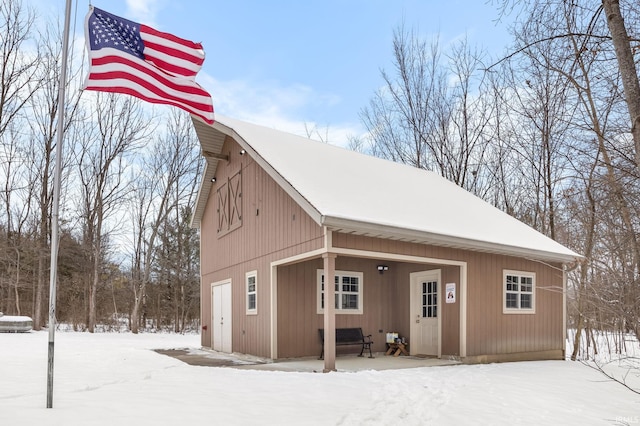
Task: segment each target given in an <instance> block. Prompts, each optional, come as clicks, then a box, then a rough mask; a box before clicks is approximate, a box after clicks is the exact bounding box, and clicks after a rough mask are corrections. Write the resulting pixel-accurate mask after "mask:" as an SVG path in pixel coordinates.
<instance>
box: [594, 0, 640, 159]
mask: <svg viewBox="0 0 640 426" xmlns="http://www.w3.org/2000/svg"><path fill="white" fill-rule="evenodd" d="M602 7H603V8H604V11H605V14H606V21H607V25H608V27H609V33H610V34H611V39H612V40H613V47H614V49H615V54H616V60H617V62H618V67H619V68H620V77H621V80H622V84H623V87H624V95H625V101H626V103H627V108H628V110H629V117H630V122H631V126H630V127H631V136H632V137H633V141H634V143H635V162H636V167H640V81H639V80H638V72H637V70H636V64H635V61H634V58H633V51H632V48H631V39H630V38H629V35H628V34H627V28H626V26H625V21H624V18H623V16H622V12H621V11H620V1H619V0H602ZM636 43H638V41H637V40H636Z"/></svg>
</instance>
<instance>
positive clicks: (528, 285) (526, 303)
mask: <svg viewBox="0 0 640 426" xmlns="http://www.w3.org/2000/svg"><path fill="white" fill-rule="evenodd" d="M503 277H504V278H503V286H504V291H503V302H502V313H504V314H512V313H513V314H535V308H536V305H535V288H536V274H535V273H533V272H519V271H506V270H505V271H504V274H503Z"/></svg>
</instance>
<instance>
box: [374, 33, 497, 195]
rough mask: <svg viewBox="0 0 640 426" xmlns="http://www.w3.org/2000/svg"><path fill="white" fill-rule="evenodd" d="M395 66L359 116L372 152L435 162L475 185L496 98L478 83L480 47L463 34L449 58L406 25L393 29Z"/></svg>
mask: <svg viewBox="0 0 640 426" xmlns="http://www.w3.org/2000/svg"><path fill="white" fill-rule="evenodd" d="M393 54H394V66H395V70H394V73H388V72H386V71H382V77H383V79H384V81H385V86H384V88H383V89H381V90H379V91H378V92H377V93H376V94H375V96H374V97H373V99H371V101H370V102H369V106H368V107H366V108H365V109H363V111H362V113H361V118H362V120H363V122H364V124H365V126H366V128H367V130H368V132H369V137H370V139H371V147H372V152H373V154H374V155H377V156H380V157H384V158H387V159H390V160H393V161H398V162H402V163H405V164H409V165H412V166H415V167H418V168H423V169H428V170H433V171H435V172H437V173H440V174H441V175H443V176H444V177H446V178H448V179H449V180H451V181H453V182H455V183H456V184H458V185H460V186H462V187H464V188H466V189H469V190H471V191H474V192H478V193H480V192H483V191H484V190H486V187H483V186H484V182H483V181H482V179H481V176H483V173H484V172H485V170H484V165H485V161H486V159H485V155H487V151H486V149H487V147H488V146H489V145H488V143H487V142H488V141H489V135H488V134H487V131H488V129H489V123H490V119H491V114H492V105H491V104H490V103H489V102H488V99H487V98H485V97H484V92H482V91H481V90H479V89H480V84H481V79H480V77H481V75H480V74H481V69H482V68H484V66H482V53H481V52H479V51H477V50H473V49H471V48H470V46H469V45H468V44H467V42H466V40H463V41H461V42H459V43H458V44H456V45H455V46H454V47H453V48H452V49H451V52H450V54H449V55H448V57H447V58H446V59H448V61H445V59H444V58H443V57H442V53H441V50H440V46H439V43H438V41H437V40H435V41H433V42H432V43H431V44H427V43H426V42H425V41H423V40H421V39H420V38H419V37H418V36H417V35H416V34H415V33H413V32H407V31H405V30H404V29H403V28H400V29H398V30H397V31H396V32H395V33H394V41H393Z"/></svg>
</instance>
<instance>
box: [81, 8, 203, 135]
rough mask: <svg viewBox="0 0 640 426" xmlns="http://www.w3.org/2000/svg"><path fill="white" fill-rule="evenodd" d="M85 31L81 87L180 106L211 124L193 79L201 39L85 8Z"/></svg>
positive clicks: (199, 59)
mask: <svg viewBox="0 0 640 426" xmlns="http://www.w3.org/2000/svg"><path fill="white" fill-rule="evenodd" d="M85 36H86V40H87V49H88V51H89V59H90V61H91V62H90V69H89V75H88V76H87V80H86V82H85V87H84V88H85V89H86V90H96V91H101V92H115V93H124V94H127V95H132V96H135V97H138V98H140V99H143V100H145V101H147V102H151V103H154V104H167V105H173V106H176V107H178V108H182V109H183V110H185V111H188V112H190V113H191V114H192V115H195V116H196V117H199V118H201V119H202V120H203V121H205V122H206V123H209V124H213V120H214V114H213V102H212V100H211V95H209V93H207V92H206V91H205V90H204V89H202V87H200V85H199V84H198V83H196V82H195V81H194V78H195V76H196V74H197V73H198V71H200V68H201V67H202V63H203V62H204V50H203V49H202V44H200V43H194V42H192V41H189V40H184V39H182V38H180V37H176V36H174V35H172V34H168V33H164V32H161V31H157V30H155V29H153V28H151V27H148V26H146V25H142V24H138V23H136V22H132V21H129V20H127V19H124V18H121V17H119V16H116V15H112V14H110V13H107V12H105V11H104V10H100V9H98V8H97V7H91V8H90V10H89V13H88V14H87V18H86V26H85Z"/></svg>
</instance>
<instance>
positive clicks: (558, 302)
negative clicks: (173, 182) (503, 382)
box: [201, 138, 564, 359]
mask: <svg viewBox="0 0 640 426" xmlns="http://www.w3.org/2000/svg"><path fill="white" fill-rule="evenodd" d="M238 152H239V146H238V145H237V144H236V143H235V142H234V141H233V140H232V139H230V138H227V141H226V142H225V146H224V148H223V154H228V155H229V158H230V160H229V162H224V161H221V162H220V163H219V164H218V169H217V172H216V173H217V176H216V177H217V178H218V179H219V180H220V182H223V181H226V178H227V177H228V176H231V175H233V174H235V173H237V172H238V171H239V170H242V180H243V192H242V203H243V206H242V211H243V217H242V226H241V227H240V228H238V229H236V230H234V231H232V232H229V233H228V234H226V235H224V236H219V235H217V232H216V224H217V212H216V204H215V197H214V196H213V195H212V196H211V197H210V199H209V200H208V201H207V203H206V207H205V210H204V214H203V218H202V223H201V249H202V261H201V273H202V277H203V278H202V290H201V306H202V324H203V326H207V328H208V330H207V332H203V334H202V344H203V345H205V346H210V345H211V341H210V332H211V324H210V321H211V318H210V317H211V301H210V297H211V289H210V284H211V283H212V282H215V281H220V280H223V279H231V280H232V283H233V289H232V298H233V301H232V305H233V307H232V310H233V312H232V316H233V318H232V321H233V337H232V339H233V351H237V352H242V353H251V354H255V355H258V356H264V357H269V356H270V355H271V353H270V339H271V335H270V333H271V329H270V327H271V312H270V273H271V271H270V269H269V264H270V262H272V261H275V260H279V259H283V258H287V257H290V256H294V255H297V254H300V253H305V252H309V251H312V250H316V249H319V248H321V247H322V246H323V232H322V228H321V227H320V226H318V225H317V224H316V223H315V222H314V221H313V220H312V219H311V218H310V217H309V216H308V215H307V214H306V213H305V212H304V210H303V209H302V208H301V207H300V206H298V205H297V204H296V203H295V202H294V200H293V199H292V198H291V197H289V195H288V194H286V192H285V191H284V190H282V188H280V186H279V185H278V184H277V183H276V182H275V181H274V180H273V179H271V178H270V177H269V176H268V174H267V173H266V172H265V171H264V170H262V169H261V168H260V167H259V166H258V165H257V164H256V163H255V162H254V161H252V159H251V158H250V157H249V156H248V155H245V156H240V155H239V154H238ZM211 194H215V185H214V188H213V190H212V191H211ZM333 244H334V246H336V247H344V248H352V249H360V250H366V251H374V252H380V253H393V254H401V255H408V256H417V257H426V258H432V259H446V260H453V261H464V262H466V263H467V272H468V275H467V324H466V330H467V334H466V342H467V355H468V356H470V357H473V358H474V359H489V358H491V357H494V356H495V355H497V354H518V353H523V352H530V353H532V354H533V353H538V354H541V353H557V350H558V349H561V348H562V342H563V339H564V331H563V330H562V294H561V293H560V292H557V291H549V290H547V288H548V287H549V286H557V287H561V286H562V272H561V271H560V270H557V269H553V268H551V267H549V266H547V265H545V264H542V263H538V262H534V261H529V260H524V259H519V258H514V257H508V256H501V255H492V254H486V253H479V252H470V251H464V250H459V249H453V248H446V247H434V246H427V245H422V244H413V243H407V242H401V241H394V240H385V239H378V238H371V237H362V236H357V235H349V234H341V233H334V236H333ZM381 257H384V255H382V256H381ZM381 262H382V263H385V264H387V265H389V267H390V269H389V271H387V272H385V273H384V274H382V275H381V274H379V273H378V272H377V270H376V265H377V264H378V263H381ZM556 266H557V267H559V266H560V265H556ZM320 268H322V261H321V260H320V259H315V260H311V261H306V262H303V263H300V264H296V265H288V266H281V267H279V269H278V301H277V302H278V319H277V324H276V326H277V329H278V342H277V345H278V354H279V357H297V356H315V355H318V354H319V353H320V342H319V338H318V334H317V329H318V328H321V327H322V326H323V325H322V324H323V318H322V315H319V314H317V312H316V270H317V269H320ZM336 268H337V269H338V270H348V271H358V272H362V273H363V274H364V275H363V286H364V290H363V291H364V313H363V314H362V315H337V317H336V325H337V326H338V327H349V326H353V327H362V328H363V330H364V332H365V333H367V334H369V333H370V334H372V335H373V340H374V342H375V343H374V346H373V349H374V350H375V351H384V349H385V343H384V337H385V333H387V332H392V331H395V332H398V333H400V334H401V335H403V336H409V334H410V326H411V323H410V321H411V318H410V317H409V311H410V310H409V301H410V295H409V291H410V283H409V276H410V274H411V273H412V272H417V271H424V270H430V269H441V270H442V285H443V290H444V285H445V284H446V283H447V282H455V283H456V284H457V290H458V294H457V296H458V297H457V303H455V304H451V305H446V304H444V303H443V307H442V309H441V316H442V318H441V321H442V348H441V349H442V353H443V355H458V354H459V352H460V345H459V342H460V334H459V333H460V309H461V307H460V291H461V289H460V284H461V283H460V275H459V267H457V266H446V265H439V264H438V263H437V261H435V262H434V264H433V265H424V264H411V263H399V262H389V261H385V260H381V261H377V260H375V259H359V258H348V257H344V256H338V258H337V259H336ZM503 269H514V270H520V271H528V272H535V273H536V314H535V315H513V314H503V313H502V271H503ZM251 270H257V271H258V315H246V306H245V303H246V301H245V297H246V294H245V273H246V272H248V271H251ZM354 350H355V348H340V350H339V353H340V352H344V351H346V352H353V351H354ZM514 356H515V355H514ZM518 356H520V355H518ZM483 357H484V358H483ZM491 359H493V358H491Z"/></svg>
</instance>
